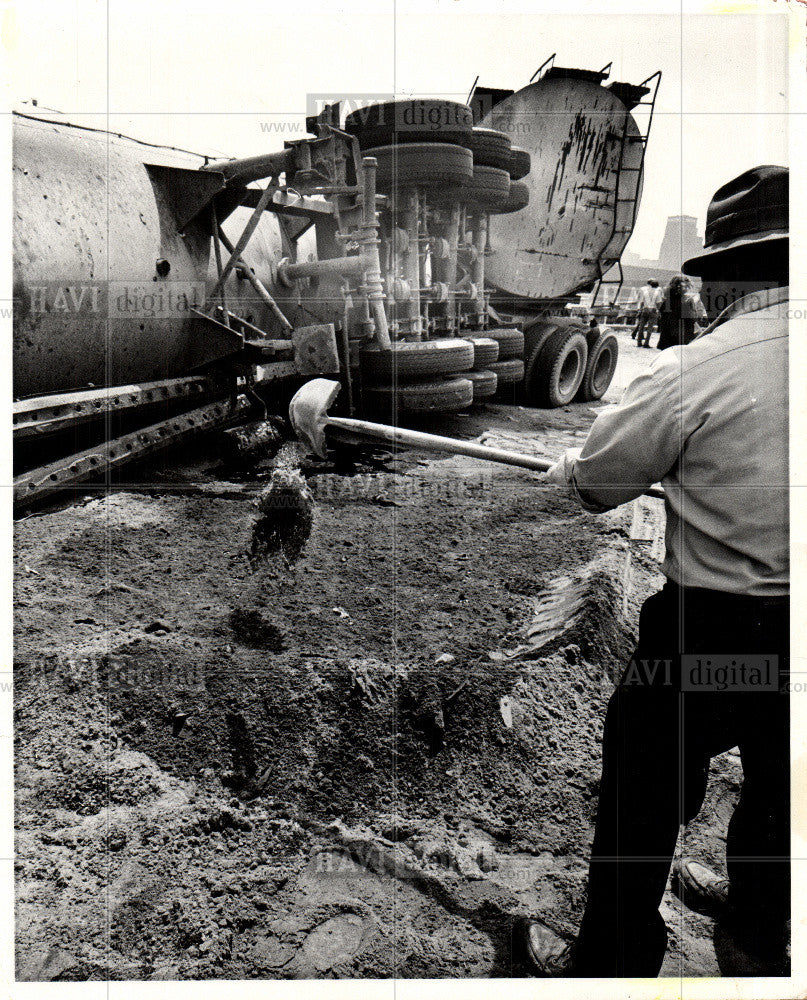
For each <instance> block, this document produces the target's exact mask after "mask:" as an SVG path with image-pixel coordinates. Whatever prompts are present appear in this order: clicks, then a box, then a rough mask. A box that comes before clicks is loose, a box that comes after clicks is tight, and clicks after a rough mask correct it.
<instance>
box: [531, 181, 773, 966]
mask: <svg viewBox="0 0 807 1000" xmlns="http://www.w3.org/2000/svg"><path fill="white" fill-rule="evenodd" d="M787 227H788V172H787V170H785V169H784V168H782V167H771V166H764V167H757V168H755V169H753V170H749V171H747V172H745V173H744V174H742V175H740V176H739V177H737V178H735V179H734V180H732V181H730V182H729V183H728V184H726V185H724V186H723V187H721V188H720V189H719V190H718V191H717V192H716V194H715V195H714V198H713V199H712V202H711V204H710V205H709V210H708V214H707V223H706V241H705V247H704V252H703V253H702V254H701V255H699V256H698V257H695V258H693V259H692V260H690V261H688V262H687V264H686V265H685V267H684V270H685V271H687V273H690V274H695V275H699V276H701V277H702V278H703V279H704V286H705V288H704V290H705V291H708V294H709V299H710V300H711V301H712V302H719V301H720V296H721V294H722V293H725V292H729V294H732V295H733V297H735V299H736V300H735V301H731V302H730V304H729V305H728V308H726V309H724V310H723V312H722V313H720V315H719V316H718V317H717V318H716V319H715V321H714V322H713V323H712V325H711V326H710V327H709V328H708V329H707V330H706V331H705V332H704V334H701V335H700V336H699V337H698V338H696V339H695V340H694V341H693V342H692V343H691V344H689V345H688V346H686V347H676V348H673V349H671V350H669V351H665V352H663V353H662V354H661V355H660V356H659V357H658V358H657V359H656V361H655V363H654V364H653V365H652V367H651V368H650V369H649V370H648V371H647V372H646V373H645V374H643V375H641V376H639V378H637V379H636V380H635V381H634V382H633V383H632V384H631V385H630V386H629V387H628V389H627V390H626V392H625V396H624V399H623V400H622V403H621V404H620V405H619V406H618V407H616V408H614V409H613V410H611V411H609V412H606V413H603V414H601V415H600V416H599V417H598V418H597V420H596V421H595V422H594V424H593V425H592V427H591V431H590V433H589V435H588V437H587V439H586V442H585V444H584V446H583V448H582V449H581V450H572V451H569V452H567V453H566V454H565V455H564V456H563V458H562V459H561V461H560V462H558V463H557V464H556V465H555V466H554V467H553V468H552V469H551V470H550V471H549V472H548V473H547V474H546V480H547V481H548V482H550V483H556V484H562V485H564V486H567V487H569V488H570V489H571V490H572V492H573V494H574V495H575V496H576V497H577V499H578V500H579V502H580V503H581V504H582V505H583V506H584V507H585V508H586V509H588V510H591V511H596V512H599V511H605V510H609V509H611V508H613V507H617V506H618V505H620V504H623V503H628V502H629V501H631V500H633V499H635V498H636V497H637V496H639V495H640V494H641V493H642V492H643V491H645V490H646V488H647V487H648V486H649V485H650V484H652V483H655V482H661V483H662V485H663V486H664V490H665V509H666V515H667V527H666V557H665V560H664V565H663V572H664V574H665V576H666V577H667V582H666V584H665V585H664V587H663V588H662V590H660V591H659V592H658V593H656V594H653V595H652V596H651V597H650V598H649V599H648V600H647V601H645V603H644V606H643V607H642V611H641V616H640V620H639V640H638V646H637V649H636V651H635V653H634V656H633V658H632V660H631V662H630V664H629V666H628V669H627V670H626V672H625V675H624V676H623V678H622V681H621V683H620V685H619V687H618V688H617V690H616V691H615V692H614V694H613V696H612V698H611V700H610V703H609V706H608V712H607V716H606V719H605V728H604V733H603V752H602V758H603V759H602V778H601V783H600V796H599V808H598V815H597V823H596V832H595V836H594V843H593V847H592V856H591V863H590V868H589V881H588V898H587V905H586V909H585V913H584V916H583V920H582V924H581V927H580V932H579V934H578V937H577V940H576V941H575V942H574V943H572V944H567V943H566V942H564V941H563V940H562V939H560V938H559V937H558V936H557V935H556V934H554V932H553V931H552V930H551V929H550V928H549V927H548V926H546V925H545V924H543V923H540V922H538V921H533V920H525V921H523V922H522V923H521V924H520V925H519V928H518V934H519V940H520V943H521V945H522V946H523V949H524V952H525V954H526V956H527V959H528V960H529V962H530V963H531V964H532V965H533V966H534V968H535V971H536V972H537V973H538V974H541V975H568V976H597V977H634V976H636V977H639V976H640V977H648V976H657V975H658V974H659V971H660V969H661V966H662V962H663V959H664V955H665V950H666V942H667V929H666V926H665V924H664V921H663V919H662V917H661V914H660V913H659V904H660V903H661V900H662V896H663V894H664V890H665V886H666V883H667V878H668V875H669V872H670V865H671V861H672V858H673V854H674V852H675V847H676V842H677V838H678V833H679V828H680V826H681V825H683V824H686V823H687V822H688V821H689V820H691V819H692V818H693V817H694V816H695V815H696V814H697V813H698V811H699V809H700V807H701V805H702V803H703V799H704V795H705V791H706V782H707V776H708V769H709V762H710V759H711V757H713V756H715V755H717V754H720V753H723V752H725V751H726V750H729V749H731V748H732V747H734V746H739V748H740V752H741V757H742V765H743V774H744V781H743V787H742V792H741V795H740V800H739V803H738V805H737V807H736V809H735V811H734V814H733V816H732V819H731V822H730V824H729V829H728V836H727V840H726V855H727V868H728V879H722V878H720V877H718V876H717V875H716V874H714V873H712V872H710V871H709V870H708V869H707V868H706V867H704V866H703V865H701V864H699V863H698V862H697V861H695V860H693V859H687V858H685V857H684V858H683V859H682V860H681V861H679V862H678V864H677V866H676V871H675V882H676V885H677V887H678V890H679V892H680V893H681V894H682V898H683V899H684V901H685V902H686V903H687V904H688V905H689V906H690V907H692V908H693V909H698V910H700V911H701V912H707V913H710V914H712V915H713V916H715V917H716V918H717V919H718V922H719V923H718V927H723V928H725V929H726V932H727V934H729V935H730V937H731V941H732V947H733V948H734V949H735V951H734V953H735V954H737V950H736V949H737V948H739V952H740V953H742V954H745V956H746V957H747V958H748V960H749V962H750V966H749V970H747V971H751V970H752V971H753V973H754V974H756V975H787V974H788V960H787V936H788V930H787V927H788V920H789V916H790V862H789V850H790V826H789V803H790V799H789V791H790V784H789V699H788V696H787V693H786V684H787V667H788V650H789V598H788V593H789V563H788V454H787V435H788V427H787V399H788V385H787V312H786V310H787V288H786V286H787V282H788V238H787V235H788V230H787ZM738 295H739V296H740V297H739V298H736V296H738ZM659 662H661V663H662V664H663V665H664V669H661V670H658V669H655V670H654V669H653V667H654V664H657V663H659ZM716 940H717V935H716ZM738 971H739V970H738Z"/></svg>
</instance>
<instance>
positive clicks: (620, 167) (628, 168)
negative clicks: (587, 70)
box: [591, 70, 661, 308]
mask: <svg viewBox="0 0 807 1000" xmlns="http://www.w3.org/2000/svg"><path fill="white" fill-rule="evenodd" d="M660 83H661V70H657V71H656V72H655V73H653V75H652V76H649V77H648V78H647V79H646V80H643V81H642V82H641V83H640V84H637V86H636V87H635V88H632V89H633V90H635V92H636V94H637V96H639V99H638V100H636V101H635V103H634V102H632V103H633V106H632V107H626V110H625V122H624V125H623V128H622V136H621V138H620V143H619V158H618V160H617V167H616V180H615V183H614V219H613V223H612V225H611V233H610V235H609V237H608V240H607V242H606V244H605V248H604V249H603V251H602V254H601V255H600V258H599V260H598V261H597V270H598V272H599V277H598V279H597V284H596V287H595V289H594V294H593V296H592V298H591V305H592V308H593V307H594V305H596V303H597V299H598V298H599V295H600V290H601V289H602V288H603V286H606V287H607V286H613V285H615V286H616V290H615V292H614V295H613V297H612V299H611V302H609V303H606V304H608V305H610V304H615V303H616V300H617V299H618V297H619V292H620V290H621V288H622V284H623V282H624V275H623V273H622V262H621V260H620V257H619V254H617V256H615V257H609V255H608V251H609V250H611V251H612V252H613V245H614V242H615V241H617V242H619V241H621V239H622V237H628V238H629V237H630V235H631V233H632V232H633V227H634V226H635V225H636V215H637V213H638V211H639V187H640V184H641V178H642V171H643V170H644V158H645V154H646V152H647V140H648V139H649V137H650V127H651V125H652V124H653V112H654V111H655V107H656V98H657V96H658V88H659V84H660ZM639 92H641V94H640V93H639ZM648 94H652V96H651V97H650V98H649V99H647V100H645V98H647V96H648ZM623 99H624V98H623ZM640 107H644V108H648V109H649V110H648V113H647V121H646V122H645V125H644V128H642V126H641V124H640V123H639V122H637V126H638V127H639V134H638V135H635V136H629V135H628V123H629V122H630V120H631V112H632V111H633V110H634V109H635V108H640ZM635 144H640V145H641V155H640V157H639V162H638V163H637V164H635V165H630V164H626V162H625V160H626V151H628V150H630V149H631V148H632V146H634V145H635ZM623 174H630V175H631V176H632V177H633V179H634V180H633V184H632V185H631V187H630V188H629V190H630V192H631V193H630V195H629V196H621V191H620V188H621V182H622V175H623ZM621 205H630V206H631V208H630V219H629V222H628V224H627V225H625V224H624V223H623V225H622V226H620V225H619V221H620V206H621ZM615 264H616V265H617V273H618V276H617V277H616V278H608V277H606V275H607V274H608V273H609V272H610V271H611V270H612V269H613V267H614V265H615Z"/></svg>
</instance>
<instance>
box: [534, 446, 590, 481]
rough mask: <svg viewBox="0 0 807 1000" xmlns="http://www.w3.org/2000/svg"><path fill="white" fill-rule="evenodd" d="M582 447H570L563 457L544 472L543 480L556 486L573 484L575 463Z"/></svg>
mask: <svg viewBox="0 0 807 1000" xmlns="http://www.w3.org/2000/svg"><path fill="white" fill-rule="evenodd" d="M580 451H581V449H580V448H569V450H568V451H567V452H566V453H565V455H563V457H562V458H561V459H560V460H559V461H557V462H555V464H554V465H553V466H552V468H551V469H547V470H546V472H545V473H544V478H543V482H545V483H553V484H554V485H555V486H571V485H572V473H573V471H574V463H575V461H576V460H577V458H578V457H579V455H580Z"/></svg>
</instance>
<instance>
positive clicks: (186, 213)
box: [14, 67, 658, 499]
mask: <svg viewBox="0 0 807 1000" xmlns="http://www.w3.org/2000/svg"><path fill="white" fill-rule="evenodd" d="M604 79H605V74H591V73H589V72H587V71H573V70H562V69H559V68H555V67H551V68H550V69H549V70H548V71H546V72H545V73H543V75H542V76H541V78H540V79H539V80H537V81H536V82H533V83H531V84H530V85H529V86H527V87H525V88H524V89H522V90H520V91H518V92H508V91H489V90H485V89H483V88H477V90H476V92H475V94H474V98H473V100H472V101H471V105H470V106H469V105H462V104H456V103H454V102H449V101H426V100H409V101H395V102H388V103H380V104H375V105H371V106H369V107H367V108H363V109H357V110H354V111H353V112H351V113H350V114H348V115H347V117H346V119H345V121H344V123H342V124H340V118H339V108H338V106H330V107H326V108H325V109H324V111H323V112H322V113H321V114H320V115H319V116H317V117H316V118H312V119H308V121H307V124H308V129H309V131H310V132H311V133H313V137H311V138H306V139H303V140H299V141H295V142H289V143H286V144H285V148H284V149H283V150H282V151H279V152H274V153H269V154H265V155H259V156H255V157H250V158H248V159H242V160H223V161H214V162H210V161H209V160H208V159H207V158H205V157H202V156H197V155H195V154H192V153H187V152H183V151H179V150H174V149H169V148H166V147H157V146H152V145H149V144H146V143H142V142H138V141H135V140H133V139H128V138H125V137H123V136H119V135H111V134H109V133H106V132H102V131H96V130H93V129H87V128H82V127H78V126H76V125H73V124H71V123H68V122H66V121H63V120H61V119H60V118H59V117H58V116H54V115H50V116H49V115H46V114H40V113H38V112H35V111H32V112H26V113H21V114H18V115H15V116H14V305H15V314H14V393H15V399H16V401H15V415H14V419H15V438H16V441H17V449H16V451H17V454H16V457H17V459H18V462H19V463H20V464H21V465H26V464H28V465H29V466H30V464H31V461H30V460H29V461H26V459H27V456H29V455H31V456H35V455H36V448H35V447H33V442H35V441H41V440H43V439H46V438H47V437H48V436H49V435H51V434H52V433H56V432H61V431H64V429H65V428H66V427H70V426H71V424H72V423H73V422H75V423H83V424H85V425H86V424H87V422H90V421H92V420H93V419H94V418H99V417H101V416H108V414H109V412H110V411H118V410H119V411H121V412H125V413H128V414H129V415H131V414H137V413H138V412H141V410H142V412H143V414H144V415H145V414H148V413H151V414H152V415H153V414H154V412H156V411H155V409H154V408H155V406H159V405H162V406H163V407H170V412H171V415H172V416H171V417H170V418H169V419H168V420H162V421H160V422H158V423H157V424H152V425H151V426H150V427H149V428H147V430H148V431H149V433H148V434H147V435H146V437H148V438H149V440H148V442H147V443H143V442H140V445H141V446H142V447H139V446H138V442H137V440H135V441H131V440H129V441H127V442H125V443H124V444H125V445H127V446H129V447H121V445H120V443H119V445H118V448H117V453H116V454H115V455H112V456H111V455H110V453H109V452H110V443H109V442H108V441H106V442H104V444H103V446H99V447H98V448H96V449H95V452H96V454H95V456H94V457H95V459H96V461H95V463H94V464H93V462H92V461H91V458H92V456H88V455H84V454H82V455H71V456H69V458H68V459H63V460H57V461H55V462H51V463H49V465H48V467H47V468H45V469H43V468H39V469H35V470H29V471H28V472H26V473H24V474H23V476H22V477H21V481H20V484H19V486H20V490H19V493H20V496H21V497H26V496H27V497H28V498H30V499H33V498H34V497H35V496H38V495H40V493H41V492H42V491H43V490H46V489H47V488H48V484H49V483H50V484H55V485H62V484H64V483H69V482H71V481H72V479H73V478H81V477H83V476H86V475H92V474H93V473H94V472H96V471H100V470H101V469H102V468H104V467H105V466H106V465H107V464H110V463H111V464H115V463H116V462H120V461H125V460H127V458H128V457H134V456H135V455H137V454H139V453H140V452H141V450H148V448H151V447H157V446H159V445H160V444H165V443H167V442H168V441H170V440H173V439H174V437H175V436H179V435H181V434H183V433H188V432H189V428H188V427H187V426H186V424H187V421H183V420H178V417H177V415H178V414H180V411H183V408H184V410H185V413H184V416H185V417H187V416H188V412H187V407H188V405H190V401H191V400H192V399H193V401H194V402H195V403H196V404H197V409H198V410H199V414H200V415H199V420H198V421H197V422H195V424H194V422H193V421H192V423H191V429H192V428H193V426H197V427H198V426H211V425H213V424H215V423H220V422H222V421H225V420H227V419H231V417H232V416H233V415H234V409H233V408H236V409H239V412H241V411H244V410H245V409H246V407H247V405H248V400H249V398H250V396H251V393H252V392H253V390H255V389H260V387H261V386H262V385H265V384H266V383H268V382H272V381H274V380H277V379H287V378H297V379H299V378H301V377H307V376H311V375H315V374H331V373H337V372H338V373H339V375H340V377H341V378H342V379H343V381H344V382H346V383H347V389H348V392H347V393H346V394H344V395H346V397H347V398H348V400H349V401H350V406H351V407H352V408H357V407H359V408H375V409H376V410H378V409H379V408H381V409H382V410H386V412H387V413H390V412H392V413H393V416H395V417H396V418H397V416H398V414H401V413H406V412H410V413H414V412H435V411H437V412H440V411H445V410H450V409H460V408H463V407H466V406H470V405H472V404H473V403H475V402H479V401H481V400H482V399H486V398H489V397H490V396H493V395H495V394H497V393H498V394H499V396H500V397H501V395H502V394H503V393H507V392H509V393H510V395H511V398H512V397H513V393H514V392H515V391H519V392H520V393H521V394H522V396H523V397H524V398H525V401H526V402H528V403H533V404H537V405H559V404H561V403H565V402H568V401H570V400H571V399H573V398H574V397H575V396H582V397H583V398H589V399H590V398H597V397H599V396H601V395H602V393H603V392H604V391H605V389H606V388H607V385H608V383H609V382H610V379H611V375H612V374H613V367H614V365H615V362H616V347H615V340H614V338H613V337H610V338H608V336H607V335H606V336H605V337H603V336H601V335H600V336H599V338H598V339H597V338H595V340H594V342H592V340H591V337H592V335H591V333H590V332H589V331H588V330H586V329H582V330H581V329H580V328H579V327H575V325H574V323H572V324H571V325H570V324H569V322H568V320H564V319H558V318H557V315H556V314H557V313H558V312H560V311H562V306H563V304H564V302H565V301H568V300H569V299H570V297H571V296H573V295H574V294H575V293H577V292H578V291H580V290H583V289H587V288H591V287H592V286H593V284H594V283H595V282H597V281H600V280H602V277H603V274H604V273H605V272H606V271H607V270H608V269H609V268H610V267H611V265H612V264H613V263H615V262H616V261H618V259H619V256H620V254H621V252H622V250H623V249H624V246H625V243H626V242H627V240H628V238H629V236H630V233H631V231H632V228H633V223H634V221H635V216H636V210H637V207H638V202H639V197H640V193H641V178H642V168H643V160H644V148H645V144H646V140H647V130H645V132H644V134H643V133H642V132H641V131H640V129H639V126H638V125H637V122H636V120H635V119H634V117H633V115H632V114H631V110H632V108H633V107H634V106H635V105H636V104H637V103H646V104H648V105H649V107H650V110H651V112H652V101H650V102H646V101H644V98H645V96H646V95H648V94H649V93H651V90H652V89H653V88H652V87H651V86H648V84H652V82H653V79H655V80H656V86H657V79H658V76H656V77H655V78H651V80H650V81H645V84H643V85H640V86H638V87H632V86H630V85H627V84H611V85H609V86H605V85H604ZM648 127H649V124H648ZM239 399H240V401H241V402H240V403H238V401H239ZM245 400H246V402H245ZM199 403H203V404H204V405H203V406H202V407H201V408H199V407H198V404H199ZM149 407H151V409H149ZM211 407H212V409H211ZM202 410H204V411H205V413H204V414H202V413H201V411H202ZM166 412H167V411H166ZM194 412H196V411H194ZM162 415H163V416H164V413H163V414H162ZM172 420H173V426H172ZM141 436H142V435H141ZM130 437H131V435H130ZM112 444H113V445H114V442H112ZM90 450H91V451H92V449H90ZM71 467H72V471H71ZM45 474H46V475H45ZM43 475H44V478H43ZM54 477H55V478H54ZM23 480H24V481H23Z"/></svg>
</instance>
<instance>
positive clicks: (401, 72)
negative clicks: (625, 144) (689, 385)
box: [2, 0, 788, 258]
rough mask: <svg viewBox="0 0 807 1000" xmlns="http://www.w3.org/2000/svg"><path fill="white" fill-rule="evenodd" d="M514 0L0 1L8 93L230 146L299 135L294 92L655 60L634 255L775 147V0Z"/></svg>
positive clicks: (118, 123) (429, 90)
mask: <svg viewBox="0 0 807 1000" xmlns="http://www.w3.org/2000/svg"><path fill="white" fill-rule="evenodd" d="M533 6H535V4H533ZM556 6H557V5H556ZM604 6H606V7H607V5H604V4H602V3H600V4H598V5H597V9H599V10H600V11H601V10H602V9H603V7H604ZM516 9H517V7H516V5H515V4H508V5H504V4H502V3H496V2H495V0H489V2H487V3H485V4H482V3H481V2H476V0H468V2H465V0H432V2H430V3H425V2H424V0H411V2H410V0H397V2H396V3H389V4H385V3H383V2H380V3H376V4H373V5H368V4H367V3H366V2H364V0H344V2H342V3H340V4H335V5H330V6H325V5H324V4H322V3H320V2H315V0H300V2H297V3H295V4H294V6H293V7H291V6H289V5H284V6H283V7H282V8H281V7H277V6H274V5H271V6H267V5H265V4H258V3H255V2H252V0H241V2H240V3H239V4H238V5H237V8H236V7H233V16H232V17H228V16H227V7H226V5H222V4H220V3H215V4H212V3H211V4H209V5H204V4H200V3H198V2H197V3H193V4H191V3H190V2H187V3H186V2H179V0H161V2H159V3H153V2H151V0H147V2H145V3H139V4H132V3H129V2H122V0H110V2H109V4H108V5H107V3H100V2H95V0H73V2H70V0H66V2H63V3H60V4H56V3H54V2H43V0H27V2H26V3H25V4H20V5H18V6H17V7H16V8H15V7H11V8H6V10H5V12H4V14H3V23H2V34H3V43H4V46H5V49H6V55H7V60H8V65H9V68H10V70H11V72H10V88H9V93H8V95H7V96H8V97H9V98H10V103H11V104H18V102H20V101H25V100H30V99H31V98H36V99H37V100H38V103H39V106H40V107H49V108H54V109H58V110H60V111H63V112H65V113H67V114H68V115H70V116H71V117H73V118H74V119H77V120H82V121H86V122H88V123H90V124H93V125H96V126H97V127H101V128H105V127H109V128H110V129H111V130H112V131H116V132H123V133H125V134H129V135H133V136H135V137H137V138H143V139H147V140H150V141H154V142H160V143H166V144H170V145H175V146H180V147H184V148H189V149H192V150H198V151H200V152H210V153H213V154H216V155H234V156H244V155H252V154H255V153H259V152H262V151H264V150H269V149H277V148H280V147H281V146H282V141H283V140H284V139H293V138H298V137H300V136H302V135H303V134H304V129H303V118H304V116H305V114H306V109H307V103H308V95H310V94H334V95H338V94H340V93H347V94H357V95H374V94H379V95H387V94H400V95H408V94H411V93H415V94H420V95H431V96H445V97H450V98H455V99H458V100H464V99H465V97H466V96H467V94H468V91H469V90H470V87H471V85H472V83H473V81H474V79H475V77H476V76H477V75H478V76H479V78H480V83H481V84H484V85H488V86H499V87H508V88H514V89H517V88H518V87H521V86H523V85H525V84H526V83H527V81H528V80H529V78H530V76H531V75H532V74H533V73H534V72H535V70H536V69H537V68H538V67H539V66H540V65H541V63H542V62H543V61H544V59H545V58H546V57H547V56H549V55H551V54H552V53H553V52H554V53H557V57H556V64H557V65H561V66H575V67H581V68H586V69H600V68H601V67H603V66H604V65H605V64H606V63H608V62H613V68H612V70H611V79H613V80H627V81H629V82H632V83H638V82H641V81H642V80H644V79H645V78H647V77H648V76H650V75H651V74H652V73H653V72H655V71H656V70H657V69H661V70H662V74H663V75H662V82H661V87H660V90H659V99H658V102H657V105H656V112H655V116H654V121H653V126H652V131H651V135H650V141H649V145H648V152H647V159H646V171H645V186H644V195H643V200H642V206H641V209H640V212H639V216H638V219H637V226H636V230H635V232H634V236H633V238H632V240H631V242H630V244H629V249H630V250H632V251H634V252H635V253H639V254H641V255H642V256H645V257H650V258H654V257H655V256H656V255H657V253H658V249H659V245H660V243H661V239H662V236H663V233H664V225H665V222H666V219H667V217H668V216H669V215H678V214H685V215H694V216H697V217H698V219H699V229H700V231H702V229H703V220H704V217H705V210H706V206H707V204H708V202H709V199H710V197H711V195H712V193H713V192H714V191H715V190H716V189H717V188H718V187H719V186H720V185H721V184H723V183H725V182H726V181H727V180H729V179H730V178H732V177H734V176H736V175H737V174H738V173H740V172H741V171H742V170H745V169H747V168H748V167H751V166H755V165H757V164H760V163H779V164H782V165H788V128H787V111H788V98H787V82H788V65H787V59H788V48H787V31H788V26H787V18H786V16H784V15H779V14H774V13H756V14H738V13H733V14H708V15H706V14H684V15H681V14H632V15H630V16H627V15H620V14H615V13H611V14H596V13H586V14H584V15H583V14H558V13H552V14H547V13H537V14H536V13H513V11H514V10H516ZM768 9H770V8H768Z"/></svg>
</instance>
